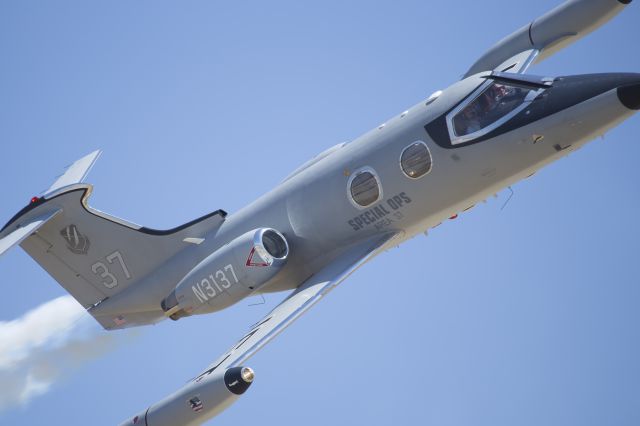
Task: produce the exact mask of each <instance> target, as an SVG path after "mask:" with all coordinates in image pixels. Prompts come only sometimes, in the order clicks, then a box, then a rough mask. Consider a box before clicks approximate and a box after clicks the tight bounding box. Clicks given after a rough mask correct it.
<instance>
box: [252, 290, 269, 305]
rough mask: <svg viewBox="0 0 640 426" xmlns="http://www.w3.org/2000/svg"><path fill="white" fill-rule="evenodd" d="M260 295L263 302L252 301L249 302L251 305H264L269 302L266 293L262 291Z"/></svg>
mask: <svg viewBox="0 0 640 426" xmlns="http://www.w3.org/2000/svg"><path fill="white" fill-rule="evenodd" d="M260 297H261V298H262V302H258V303H251V304H249V306H258V305H264V304H265V303H267V301H266V300H265V298H264V294H262V293H260Z"/></svg>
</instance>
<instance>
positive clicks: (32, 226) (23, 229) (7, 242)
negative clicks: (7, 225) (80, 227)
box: [0, 210, 60, 256]
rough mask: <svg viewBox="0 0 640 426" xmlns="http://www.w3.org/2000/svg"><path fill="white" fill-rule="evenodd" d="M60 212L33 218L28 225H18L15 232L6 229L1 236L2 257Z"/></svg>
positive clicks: (0, 254) (0, 249)
mask: <svg viewBox="0 0 640 426" xmlns="http://www.w3.org/2000/svg"><path fill="white" fill-rule="evenodd" d="M59 212H60V210H54V211H51V212H48V213H45V214H43V215H40V216H38V217H35V218H32V219H30V220H29V221H27V222H26V223H21V224H19V225H17V226H16V227H15V228H12V229H14V230H13V231H11V230H10V229H5V230H4V231H3V233H4V234H5V235H4V236H2V234H0V256H2V255H3V254H4V253H5V252H6V251H7V250H9V249H10V248H11V247H13V246H15V245H16V244H20V243H21V242H22V240H24V239H25V238H27V237H29V236H30V235H31V234H33V233H34V232H36V231H37V230H38V228H40V227H41V226H42V225H44V224H45V223H46V222H47V221H48V220H49V219H51V218H53V217H54V216H55V215H56V214H58V213H59Z"/></svg>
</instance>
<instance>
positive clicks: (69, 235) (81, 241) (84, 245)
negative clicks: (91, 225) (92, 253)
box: [60, 224, 91, 254]
mask: <svg viewBox="0 0 640 426" xmlns="http://www.w3.org/2000/svg"><path fill="white" fill-rule="evenodd" d="M60 235H62V238H64V240H65V241H66V242H67V248H68V249H69V251H70V252H71V253H74V254H87V252H88V251H89V247H90V246H91V242H90V241H89V238H87V236H86V235H83V234H81V233H80V231H78V227H77V226H76V225H73V224H71V225H69V226H67V227H65V228H63V229H62V230H61V231H60Z"/></svg>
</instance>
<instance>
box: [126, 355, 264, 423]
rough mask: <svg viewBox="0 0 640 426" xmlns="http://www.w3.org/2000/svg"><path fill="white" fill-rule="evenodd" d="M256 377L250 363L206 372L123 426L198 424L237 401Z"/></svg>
mask: <svg viewBox="0 0 640 426" xmlns="http://www.w3.org/2000/svg"><path fill="white" fill-rule="evenodd" d="M253 379H254V373H253V370H251V369H250V368H248V367H235V368H230V369H228V370H226V371H224V372H221V373H218V374H215V373H214V374H211V375H202V376H199V377H198V378H196V379H194V380H193V381H191V382H190V383H188V384H187V385H185V386H184V387H183V388H181V389H180V390H178V391H177V392H176V393H174V394H172V395H170V396H168V397H166V398H165V399H163V400H162V401H159V402H157V403H155V404H153V405H152V406H151V407H149V408H148V409H146V410H144V411H142V412H140V413H138V414H137V415H135V416H132V417H131V418H129V419H128V420H126V421H125V422H123V423H121V425H120V426H176V425H180V426H195V425H200V424H202V423H204V422H206V421H207V420H209V419H210V418H212V417H214V416H216V415H217V414H220V412H222V411H223V410H224V409H225V408H227V407H229V406H230V405H231V404H233V403H234V402H235V401H236V400H237V399H238V398H239V397H240V395H242V394H243V393H244V392H245V391H246V390H247V389H248V388H249V386H251V383H252V382H253Z"/></svg>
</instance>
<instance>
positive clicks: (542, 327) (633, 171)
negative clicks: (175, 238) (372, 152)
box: [0, 0, 640, 426]
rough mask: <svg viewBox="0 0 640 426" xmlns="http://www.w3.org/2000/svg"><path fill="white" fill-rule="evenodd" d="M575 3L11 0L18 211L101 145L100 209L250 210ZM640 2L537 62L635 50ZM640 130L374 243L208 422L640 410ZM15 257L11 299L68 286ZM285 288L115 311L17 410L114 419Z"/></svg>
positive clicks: (556, 420)
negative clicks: (141, 321) (387, 246)
mask: <svg viewBox="0 0 640 426" xmlns="http://www.w3.org/2000/svg"><path fill="white" fill-rule="evenodd" d="M555 4H557V1H556V0H537V1H518V2H513V1H510V2H507V1H499V0H487V1H483V2H477V1H467V0H464V1H458V2H455V3H450V2H419V1H393V2H391V1H388V2H382V1H381V2H375V3H373V2H365V1H360V2H357V1H353V2H348V3H346V2H331V1H325V2H319V3H317V4H307V3H303V2H293V1H290V2H277V3H274V2H269V3H267V2H205V1H193V2H168V1H137V2H80V1H77V2H69V1H57V2H17V1H16V2H3V3H1V4H0V55H1V57H2V63H3V65H2V67H0V99H1V101H0V141H2V142H1V144H2V148H3V162H2V167H1V168H0V178H2V181H3V182H4V185H3V189H2V200H3V201H2V203H0V218H4V219H0V220H6V219H8V218H10V217H11V216H12V215H13V214H14V213H15V212H16V211H17V210H19V209H20V208H21V207H22V206H23V205H24V204H26V202H28V200H29V199H30V198H31V196H32V195H35V194H37V193H39V192H40V191H41V190H43V189H45V188H47V187H48V185H49V184H50V183H51V182H52V181H53V179H54V177H55V176H56V175H57V174H59V172H60V171H61V169H62V167H64V166H65V165H67V164H69V163H70V162H72V161H73V160H75V159H76V158H79V157H80V156H82V155H84V154H86V153H88V152H90V151H92V150H94V149H96V148H101V149H103V150H104V154H103V156H102V157H101V159H100V160H99V162H98V163H97V165H96V167H95V168H94V169H93V171H92V173H91V175H90V177H89V179H88V181H89V182H91V183H93V184H94V185H95V190H94V194H93V196H92V198H91V201H90V203H91V205H92V206H94V207H96V208H98V209H100V210H104V211H107V212H109V213H112V214H115V215H116V216H120V217H123V218H126V219H129V220H131V221H134V222H136V223H140V224H143V225H145V226H149V227H156V228H167V227H172V226H175V225H178V224H181V223H183V222H186V221H188V220H190V219H193V218H195V217H198V216H200V215H202V214H205V213H208V212H210V211H212V210H216V209H218V208H223V209H225V210H227V211H228V212H230V213H231V214H232V213H233V212H235V211H237V210H238V209H239V208H241V207H242V206H243V205H245V204H247V203H249V202H251V201H252V200H253V199H255V198H256V197H258V196H259V195H261V194H263V193H265V192H266V191H268V190H269V189H270V188H272V187H273V186H275V185H276V184H277V183H278V182H279V181H280V180H281V179H282V178H284V177H285V176H286V175H287V174H288V173H289V172H290V171H291V170H293V169H294V168H296V167H297V166H298V165H299V164H300V163H302V162H304V161H306V160H307V159H309V158H310V157H312V156H313V155H315V154H317V153H318V152H320V151H322V150H324V149H325V148H327V147H329V146H332V145H334V144H336V143H338V142H342V141H345V140H350V139H353V138H355V137H357V136H358V135H360V134H362V133H364V132H365V131H367V130H369V129H370V128H372V127H374V126H376V125H378V124H379V123H381V122H384V121H385V120H386V119H387V118H389V117H391V116H393V115H395V114H397V113H398V112H401V111H403V110H404V109H406V107H408V106H411V105H413V104H415V103H417V102H419V101H420V100H422V99H424V98H426V97H427V96H428V95H429V94H430V93H432V92H433V91H435V90H438V89H441V88H445V87H447V86H448V85H450V84H451V83H453V82H454V81H456V80H457V79H458V78H459V77H460V76H461V75H462V74H463V73H464V72H465V71H466V70H467V68H468V67H469V66H470V65H471V64H472V63H473V61H474V60H475V59H476V58H477V57H478V56H479V55H480V54H481V53H482V52H483V51H484V50H485V49H487V48H488V47H490V46H491V45H492V44H493V43H494V42H496V41H497V40H498V39H500V38H502V37H503V36H505V35H507V34H509V33H510V32H512V31H514V30H515V29H517V28H519V27H520V26H522V25H524V24H526V23H527V22H529V21H530V20H532V19H534V18H535V17H537V16H539V15H541V14H542V13H544V12H546V11H547V10H548V9H550V8H551V7H553V6H554V5H555ZM639 18H640V11H639V9H638V5H636V4H632V5H631V6H629V7H628V8H627V10H626V11H625V12H623V13H622V14H621V15H620V16H618V17H617V18H616V19H615V20H614V21H612V22H611V23H610V24H609V25H607V26H605V27H603V28H602V29H600V30H599V31H598V32H596V33H594V34H592V35H590V36H589V37H587V38H586V39H584V40H582V41H580V42H579V43H577V44H576V45H574V46H572V47H570V48H569V49H567V50H565V51H563V52H561V53H560V54H558V55H556V56H554V57H553V58H551V59H549V60H548V61H546V62H544V63H542V64H540V65H538V66H536V67H535V68H533V69H532V70H531V72H532V73H536V74H542V75H552V76H557V75H568V74H580V73H591V72H608V71H632V72H638V71H640V57H639V56H638V55H637V50H638V49H637V42H638V40H639V39H640V30H639V29H638V22H639ZM639 133H640V117H634V118H632V119H631V120H629V121H627V122H625V123H623V124H622V125H621V126H619V127H618V128H616V129H615V130H613V131H611V132H610V133H609V134H607V136H606V138H605V139H604V140H597V141H595V142H593V143H592V144H589V145H587V146H586V147H585V148H584V149H582V150H580V151H579V152H576V153H574V154H572V155H571V156H569V157H568V158H565V159H563V160H561V161H559V162H557V163H555V164H553V165H551V166H550V167H548V168H546V169H544V170H543V171H542V172H540V173H538V174H537V175H536V176H535V177H534V178H532V179H529V180H526V181H524V182H521V183H519V184H518V185H516V186H514V191H515V195H514V196H513V198H512V199H511V201H510V202H509V204H508V205H507V206H506V208H505V209H504V210H501V207H502V205H503V203H504V201H505V200H506V197H507V193H506V192H503V193H501V194H500V196H499V198H498V199H494V200H489V202H488V203H486V204H482V205H480V206H478V207H477V208H476V209H474V210H472V211H470V212H467V213H465V214H462V215H461V216H460V217H459V218H458V219H457V220H455V221H449V222H447V223H445V224H444V226H441V227H439V228H437V229H436V230H434V231H433V232H431V233H430V234H429V236H428V237H427V238H425V237H424V236H420V237H416V238H415V239H413V240H411V241H409V242H408V243H406V244H404V245H403V246H401V247H400V248H398V249H394V250H391V251H390V252H388V253H386V254H384V255H383V256H380V257H379V258H377V259H376V260H374V261H373V262H372V263H370V264H368V265H366V266H365V267H364V268H363V269H361V270H359V271H358V272H357V273H356V274H354V275H353V276H352V277H351V278H350V279H349V280H348V281H347V282H345V283H344V284H343V285H342V286H341V287H340V288H339V289H337V290H335V291H334V292H333V293H332V294H331V295H330V296H329V297H327V298H326V299H325V300H324V301H323V302H322V303H321V304H319V305H317V306H316V307H315V308H314V309H313V310H311V311H310V312H309V313H308V314H307V315H305V316H304V317H303V318H302V319H300V320H299V321H298V322H297V323H295V324H294V325H293V326H292V327H290V328H289V329H288V330H287V331H286V332H285V333H283V334H282V335H280V336H279V337H278V339H276V340H275V341H274V342H272V343H271V344H270V345H269V346H268V347H266V348H265V349H264V350H263V351H262V352H260V353H259V354H258V355H257V356H255V357H254V358H253V359H252V360H251V361H250V362H249V363H248V365H250V366H251V367H253V368H254V370H255V371H256V375H257V379H256V382H255V384H254V385H253V386H252V388H251V389H250V391H248V392H247V394H245V395H244V396H243V397H242V398H241V399H240V401H239V402H238V403H237V404H235V405H234V406H232V407H231V408H230V409H229V410H227V411H226V412H225V413H223V414H222V415H221V416H219V417H217V418H216V419H215V420H214V421H213V422H212V423H213V424H221V425H232V424H234V425H235V424H238V423H240V424H250V423H251V422H256V423H257V422H261V424H276V423H277V424H282V425H297V424H300V423H304V424H306V425H325V424H328V423H331V424H347V423H356V424H370V425H388V424H391V423H393V424H396V423H409V424H415V423H419V424H433V425H439V426H446V425H461V424H475V425H513V424H519V425H540V424H545V425H567V424H576V425H577V424H579V425H582V426H585V425H601V424H616V425H637V424H639V422H640V408H639V407H640V361H638V360H640V329H639V328H638V324H639V323H640V310H639V309H638V302H639V301H640V279H639V278H638V273H637V265H638V259H637V256H638V253H640V226H638V223H637V218H638V217H640V189H639V188H638V183H639V182H640V169H639V168H638V166H637V164H638V161H637V158H638V157H639V156H640V145H639V144H640V137H639V136H638V134H639ZM0 283H2V290H3V298H2V301H1V302H0V307H1V309H0V321H4V322H9V321H12V320H14V319H16V318H20V317H21V316H22V315H23V314H24V313H25V312H28V311H30V310H32V309H34V308H36V307H38V306H41V305H42V304H44V303H46V302H48V301H50V300H52V299H55V298H57V297H60V296H63V295H64V294H65V292H64V291H63V289H62V288H61V287H60V286H58V285H57V283H55V281H53V280H52V279H51V278H50V277H49V276H48V275H47V274H46V273H45V272H44V271H43V270H41V269H40V268H39V267H38V266H37V265H36V264H35V262H33V261H32V260H31V259H30V258H29V257H28V256H27V255H26V254H25V253H23V252H21V251H20V250H15V251H12V252H11V253H9V254H7V255H5V256H3V257H2V258H1V259H0ZM282 296H283V295H269V296H267V303H266V304H265V305H262V306H248V305H249V304H250V303H254V302H255V301H254V300H252V301H243V302H241V303H239V304H238V305H236V306H234V307H233V308H231V309H229V310H228V311H224V312H220V313H217V314H213V315H208V316H202V317H199V318H190V319H187V320H184V321H179V322H177V323H173V322H166V323H161V324H159V325H157V326H154V327H149V328H146V329H140V330H139V331H138V332H136V333H133V334H131V333H130V334H127V335H116V336H115V337H114V339H113V340H111V343H110V344H108V345H107V346H108V348H107V349H109V350H108V351H106V352H105V354H104V355H102V356H100V357H95V356H87V357H85V358H83V359H84V361H83V362H78V363H77V366H75V368H67V373H68V374H65V375H62V376H60V377H59V379H58V380H56V381H55V382H54V383H53V385H52V386H51V387H50V388H49V390H48V392H46V393H44V394H43V395H41V396H39V397H36V398H33V399H31V400H30V401H29V402H28V403H26V404H25V405H21V406H20V405H19V406H14V407H11V408H5V409H4V410H2V411H0V423H1V424H13V425H50V424H69V425H75V424H94V425H113V424H116V423H117V422H119V421H121V420H123V419H124V418H126V417H128V416H130V415H132V414H134V413H135V412H137V411H138V410H140V409H143V408H144V407H146V406H148V405H149V404H151V403H154V402H156V401H157V400H159V399H161V398H162V397H164V396H166V395H167V394H169V393H171V392H173V391H174V390H176V389H177V388H178V387H180V386H181V385H182V384H183V383H185V382H186V381H187V380H188V379H189V378H191V377H193V376H194V375H195V374H196V373H197V372H199V371H200V370H202V369H203V368H204V367H205V366H206V365H207V364H208V363H209V362H210V361H212V360H213V359H215V358H217V357H218V355H219V354H220V353H222V352H223V351H225V350H226V349H227V348H228V347H229V346H230V344H232V343H233V342H234V341H235V340H236V339H237V338H238V337H240V336H241V335H242V334H243V332H244V331H245V330H246V329H247V327H248V326H249V325H250V324H252V323H253V322H255V320H257V319H259V318H260V317H261V316H262V315H264V314H265V313H266V312H267V311H268V310H269V309H270V308H271V307H273V306H274V305H275V304H276V303H277V302H278V301H279V300H280V299H281V298H282ZM87 327H90V326H87ZM100 338H101V339H102V337H100ZM1 345H2V342H0V346H1ZM59 361H60V360H59V359H56V361H55V362H59Z"/></svg>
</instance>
